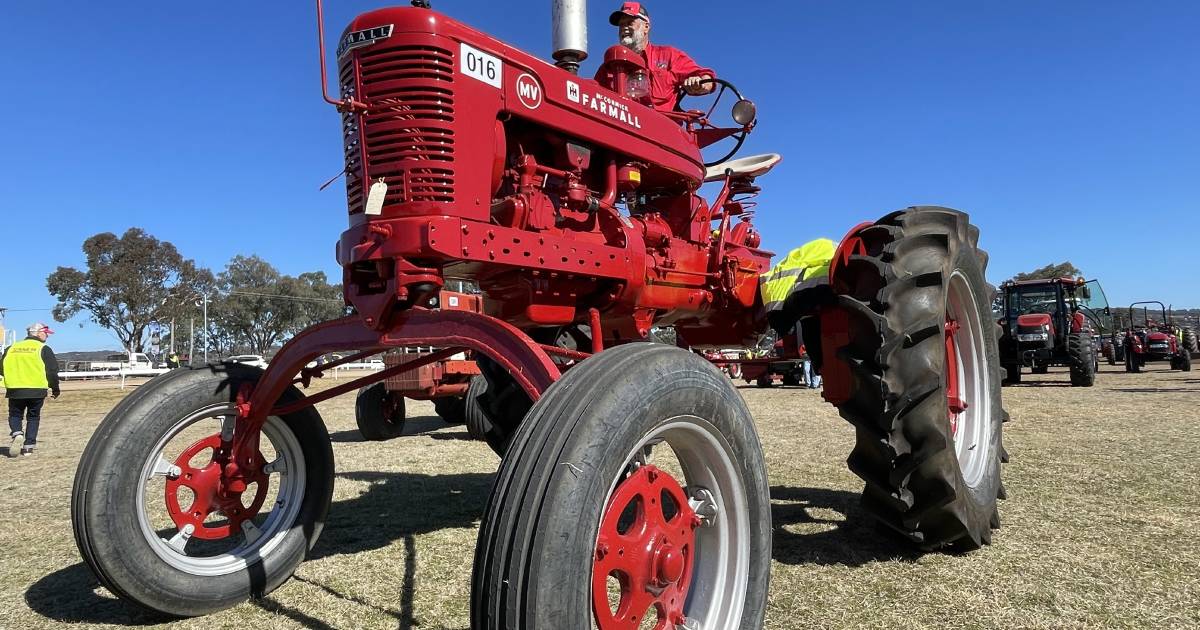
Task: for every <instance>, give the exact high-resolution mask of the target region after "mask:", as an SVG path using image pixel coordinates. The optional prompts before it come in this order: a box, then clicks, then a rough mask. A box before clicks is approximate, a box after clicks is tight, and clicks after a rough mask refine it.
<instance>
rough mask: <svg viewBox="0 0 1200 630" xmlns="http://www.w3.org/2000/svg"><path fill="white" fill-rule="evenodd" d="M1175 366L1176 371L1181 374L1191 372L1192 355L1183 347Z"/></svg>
mask: <svg viewBox="0 0 1200 630" xmlns="http://www.w3.org/2000/svg"><path fill="white" fill-rule="evenodd" d="M1175 365H1176V367H1175V369H1177V370H1179V371H1180V372H1191V371H1192V353H1191V352H1188V351H1187V349H1186V348H1182V347H1181V348H1180V349H1179V355H1178V356H1177V358H1176V359H1175Z"/></svg>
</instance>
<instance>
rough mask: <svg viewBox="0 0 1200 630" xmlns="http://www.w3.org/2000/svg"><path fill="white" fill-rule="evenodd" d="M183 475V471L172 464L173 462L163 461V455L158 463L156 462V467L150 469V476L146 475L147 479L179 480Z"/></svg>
mask: <svg viewBox="0 0 1200 630" xmlns="http://www.w3.org/2000/svg"><path fill="white" fill-rule="evenodd" d="M181 474H183V471H182V470H181V469H180V468H179V466H176V465H175V464H172V463H171V462H169V461H167V460H165V459H163V456H162V455H159V456H158V461H156V462H154V467H153V468H151V469H150V474H148V475H146V479H153V478H155V477H167V478H169V479H177V478H178V477H179V475H181Z"/></svg>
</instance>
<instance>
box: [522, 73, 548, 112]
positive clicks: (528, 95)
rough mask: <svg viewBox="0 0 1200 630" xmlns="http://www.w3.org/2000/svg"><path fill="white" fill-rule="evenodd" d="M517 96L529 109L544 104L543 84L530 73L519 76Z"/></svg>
mask: <svg viewBox="0 0 1200 630" xmlns="http://www.w3.org/2000/svg"><path fill="white" fill-rule="evenodd" d="M517 98H518V99H520V101H521V104H522V105H524V106H525V107H528V108H529V109H537V108H539V107H541V106H542V86H540V85H538V82H537V79H534V78H533V77H532V76H530V75H529V74H528V73H526V74H522V75H521V76H519V77H517Z"/></svg>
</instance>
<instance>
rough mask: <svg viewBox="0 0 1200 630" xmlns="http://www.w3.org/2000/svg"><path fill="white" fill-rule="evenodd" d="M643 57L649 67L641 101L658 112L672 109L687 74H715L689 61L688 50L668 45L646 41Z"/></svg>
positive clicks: (689, 75) (714, 76)
mask: <svg viewBox="0 0 1200 630" xmlns="http://www.w3.org/2000/svg"><path fill="white" fill-rule="evenodd" d="M642 58H643V59H645V60H646V67H647V68H649V70H650V97H649V99H643V102H644V103H645V104H646V105H650V106H651V107H653V108H654V109H656V110H658V111H660V112H671V111H675V104H676V100H675V92H676V91H677V90H678V89H679V88H681V87H683V82H684V80H686V79H687V78H688V77H691V76H694V75H703V74H707V75H711V76H712V77H713V78H716V76H717V73H715V72H713V71H712V70H711V69H709V68H703V67H701V66H700V65H699V64H697V63H696V62H695V61H692V58H691V57H689V56H687V53H685V52H683V51H682V50H679V49H678V48H672V47H670V46H655V45H654V44H651V43H649V42H647V43H646V50H645V52H643V53H642ZM596 79H597V80H599V79H600V73H599V72H597V73H596Z"/></svg>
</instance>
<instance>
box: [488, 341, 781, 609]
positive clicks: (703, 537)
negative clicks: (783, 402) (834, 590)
mask: <svg viewBox="0 0 1200 630" xmlns="http://www.w3.org/2000/svg"><path fill="white" fill-rule="evenodd" d="M667 456H669V457H675V458H676V459H677V462H676V463H677V464H678V466H677V467H674V466H669V465H668V464H667V460H666V457H667ZM658 458H664V459H662V460H660V459H658ZM659 466H663V467H662V468H659ZM685 489H686V490H685ZM770 554H771V526H770V497H769V494H768V488H767V475H766V466H765V463H764V461H763V456H762V448H761V445H760V444H759V441H758V437H757V434H756V433H755V430H754V425H753V421H752V419H751V417H750V413H749V410H748V409H747V408H746V405H745V403H744V402H743V401H742V399H741V397H740V396H738V394H737V391H736V389H734V388H733V386H732V385H731V384H730V382H729V380H728V379H727V378H725V376H724V375H723V374H722V373H721V372H720V371H719V370H717V368H715V367H714V366H712V365H711V364H710V363H708V362H707V361H705V360H704V359H702V358H700V357H699V356H696V355H694V354H692V353H689V352H687V351H684V350H680V349H678V348H673V347H669V346H663V345H659V344H649V343H632V344H628V345H624V346H618V347H616V348H613V349H610V350H606V351H604V352H602V353H600V354H598V355H596V356H594V357H592V358H589V359H587V360H585V361H584V362H583V363H581V364H580V365H578V366H576V367H574V368H572V369H571V370H569V371H568V372H567V373H566V374H565V375H564V376H563V377H562V379H560V380H559V381H558V382H557V383H555V384H554V385H553V386H552V387H551V388H550V389H549V390H548V391H547V392H546V394H545V395H544V396H543V397H542V398H541V399H540V400H539V401H538V402H537V404H536V405H534V407H533V409H532V410H531V412H530V414H529V416H528V417H527V418H526V419H525V421H524V422H523V423H522V425H521V427H520V429H519V430H518V432H517V434H516V436H515V437H514V439H513V442H512V445H511V446H510V452H509V456H507V457H505V458H504V461H503V463H502V464H501V466H500V472H499V474H498V476H497V479H496V485H495V488H494V490H493V494H492V497H491V499H490V500H489V502H488V507H487V509H486V511H485V514H484V518H483V523H482V525H481V527H480V533H479V541H478V543H477V545H476V550H475V570H474V575H473V579H472V589H471V594H472V598H471V627H472V628H476V629H478V630H499V629H506V630H516V629H522V630H525V629H528V630H584V629H588V628H592V627H593V625H592V624H593V623H595V625H596V626H597V627H599V628H600V629H601V630H608V629H610V628H628V627H638V622H639V621H643V620H645V619H647V618H649V619H651V620H653V619H657V623H656V625H655V626H654V627H656V628H664V627H667V628H669V627H679V626H684V625H685V624H687V623H689V622H694V623H695V626H696V627H703V628H710V629H713V630H735V629H745V630H754V629H757V628H761V627H762V624H763V617H764V613H765V608H766V596H767V591H768V580H769V572H770V561H771V558H770ZM617 585H619V586H617ZM610 586H612V588H615V589H616V590H617V591H619V594H617V595H615V596H614V595H612V591H609V590H608V587H610ZM671 624H675V625H671ZM643 627H645V626H643Z"/></svg>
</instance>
